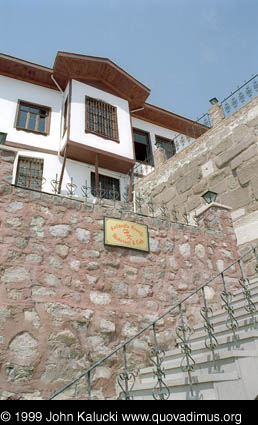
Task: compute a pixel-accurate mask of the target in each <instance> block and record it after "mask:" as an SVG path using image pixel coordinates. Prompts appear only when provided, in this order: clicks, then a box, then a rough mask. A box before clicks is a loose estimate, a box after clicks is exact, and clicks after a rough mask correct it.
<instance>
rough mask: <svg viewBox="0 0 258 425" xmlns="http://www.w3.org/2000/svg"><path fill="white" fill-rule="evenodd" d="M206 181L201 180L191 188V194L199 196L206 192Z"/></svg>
mask: <svg viewBox="0 0 258 425" xmlns="http://www.w3.org/2000/svg"><path fill="white" fill-rule="evenodd" d="M207 188H208V180H204V179H202V181H201V182H200V183H198V184H196V185H194V186H193V193H194V195H199V194H201V193H204V192H205V190H208V189H207Z"/></svg>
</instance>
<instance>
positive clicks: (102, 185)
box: [91, 173, 121, 201]
mask: <svg viewBox="0 0 258 425" xmlns="http://www.w3.org/2000/svg"><path fill="white" fill-rule="evenodd" d="M99 189H100V192H101V194H100V195H101V196H102V197H103V198H105V199H116V200H117V201H120V199H121V198H120V182H119V179H115V178H113V177H109V176H103V175H102V174H99ZM91 194H92V195H93V196H96V177H95V173H91Z"/></svg>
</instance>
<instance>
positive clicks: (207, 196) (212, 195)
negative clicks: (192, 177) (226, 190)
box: [202, 190, 217, 204]
mask: <svg viewBox="0 0 258 425" xmlns="http://www.w3.org/2000/svg"><path fill="white" fill-rule="evenodd" d="M202 198H203V199H204V200H205V202H207V204H211V203H212V202H216V198H217V193H216V192H212V191H211V190H208V191H207V192H205V193H204V194H203V195H202Z"/></svg>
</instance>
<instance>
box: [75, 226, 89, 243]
mask: <svg viewBox="0 0 258 425" xmlns="http://www.w3.org/2000/svg"><path fill="white" fill-rule="evenodd" d="M75 234H76V238H77V239H78V241H80V242H83V243H88V242H89V241H90V232H89V231H88V230H85V229H81V228H80V227H78V228H77V229H76V230H75Z"/></svg>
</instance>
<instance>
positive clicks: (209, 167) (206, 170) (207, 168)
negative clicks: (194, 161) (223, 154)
mask: <svg viewBox="0 0 258 425" xmlns="http://www.w3.org/2000/svg"><path fill="white" fill-rule="evenodd" d="M201 170H202V175H203V177H207V176H209V175H210V174H212V173H213V172H214V167H213V161H212V160H211V159H210V160H209V161H208V162H206V163H205V164H203V165H202V166H201Z"/></svg>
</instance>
